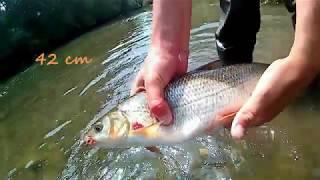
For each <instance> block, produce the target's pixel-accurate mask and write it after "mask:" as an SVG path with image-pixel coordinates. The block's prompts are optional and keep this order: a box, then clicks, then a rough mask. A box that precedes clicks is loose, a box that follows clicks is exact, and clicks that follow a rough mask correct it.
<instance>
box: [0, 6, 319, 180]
mask: <svg viewBox="0 0 320 180" xmlns="http://www.w3.org/2000/svg"><path fill="white" fill-rule="evenodd" d="M219 12H220V11H219V7H218V3H217V2H216V1H212V0H202V1H196V2H194V6H193V18H192V31H191V42H190V50H191V54H190V62H189V68H190V69H193V68H196V67H198V66H200V65H203V64H205V63H207V62H210V61H212V60H214V59H216V58H217V54H216V51H215V39H214V33H215V31H216V29H217V27H218V25H219ZM262 14H263V15H262V25H261V31H260V33H259V34H258V40H257V45H256V49H255V53H254V57H255V61H257V62H265V63H271V62H272V61H274V60H276V59H278V58H281V57H285V56H286V55H287V54H288V52H289V50H290V46H291V44H292V40H293V30H292V26H291V22H290V17H289V15H288V13H287V11H286V10H285V8H284V7H282V6H280V7H268V6H264V7H263V8H262ZM150 23H151V12H150V9H145V10H144V11H141V12H137V13H135V14H134V15H132V16H130V17H127V18H122V19H120V20H117V21H114V22H112V23H109V24H107V25H106V26H103V27H101V28H99V29H97V30H95V31H93V32H90V33H87V34H85V35H83V36H81V37H79V38H78V39H76V40H74V41H72V42H70V43H68V44H66V45H65V46H63V47H61V48H59V49H57V50H56V51H54V53H56V54H57V56H58V61H59V64H58V65H51V66H40V65H39V64H35V65H34V66H32V67H31V68H29V69H28V70H26V71H25V72H23V73H21V74H19V75H17V76H16V77H14V78H13V79H11V80H10V81H8V82H6V83H5V84H1V85H0V107H1V109H0V144H1V148H0V179H186V178H193V179H224V178H227V179H228V178H230V179H319V178H320V158H319V157H320V156H319V155H320V154H319V152H320V145H318V143H317V142H318V135H319V130H318V129H319V126H320V122H319V120H318V119H319V118H318V117H319V112H320V111H319V109H320V105H319V102H320V100H319V95H317V93H316V92H317V91H318V90H317V89H314V90H311V91H308V92H307V93H306V94H305V95H304V96H303V97H302V98H301V99H299V100H298V101H297V102H296V103H294V104H292V105H291V106H290V107H288V108H287V109H286V110H285V111H284V112H283V113H281V114H280V115H279V116H278V117H277V118H276V119H275V120H274V121H273V122H272V123H270V124H267V125H266V126H262V127H260V128H256V129H252V130H251V131H250V132H249V135H248V136H247V137H246V139H244V140H243V141H241V142H234V141H232V140H231V139H230V137H229V136H228V135H229V132H228V131H224V132H221V133H219V134H217V135H215V136H209V137H203V138H198V139H196V140H194V141H192V142H188V143H186V144H184V145H177V146H174V147H161V151H162V152H163V154H164V156H162V157H159V156H156V155H155V154H152V153H150V152H148V151H145V150H144V149H143V148H132V149H129V150H119V151H116V152H108V151H106V150H95V149H93V150H90V149H87V148H85V147H83V146H80V144H79V136H80V134H81V131H83V130H85V129H86V128H87V127H88V126H89V125H90V124H92V123H93V122H95V120H96V119H98V118H99V117H101V116H102V115H103V114H105V113H106V112H108V111H109V110H110V109H111V108H112V107H114V106H115V105H116V104H117V103H119V102H121V101H122V100H123V99H125V98H126V97H127V96H128V93H129V89H130V85H131V81H132V79H133V77H134V76H135V74H136V73H137V71H138V70H139V67H140V65H141V63H142V62H143V59H144V57H145V56H146V54H147V51H148V47H149V41H150V30H151V29H150ZM239 28H241V27H239ZM239 35H240V34H239ZM46 53H51V52H46ZM67 56H72V57H74V56H88V57H91V58H93V61H92V63H90V64H88V65H66V64H65V63H63V61H64V59H65V58H66V57H67ZM198 148H206V149H208V152H209V154H208V156H201V157H196V153H195V152H197V150H198Z"/></svg>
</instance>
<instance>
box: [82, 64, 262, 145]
mask: <svg viewBox="0 0 320 180" xmlns="http://www.w3.org/2000/svg"><path fill="white" fill-rule="evenodd" d="M267 67H268V65H267V64H261V63H251V64H237V65H228V66H220V67H214V68H212V69H206V70H197V71H194V72H189V73H188V74H186V75H184V76H182V77H180V78H178V79H175V80H173V81H172V82H170V83H169V85H168V86H167V87H166V89H165V99H166V100H167V102H168V104H169V106H170V108H171V110H172V115H173V124H171V125H169V126H161V125H160V126H159V124H158V123H157V120H156V119H155V117H153V116H152V114H151V113H150V110H149V108H148V104H147V98H146V93H145V92H140V93H137V94H136V95H134V96H131V97H129V98H128V99H127V100H125V101H124V102H122V103H121V104H119V105H118V106H117V108H115V109H114V110H113V111H112V112H110V113H108V114H106V116H105V117H103V118H102V121H101V122H100V124H99V123H98V124H97V126H94V127H93V128H92V129H91V130H90V131H89V132H88V133H87V135H86V136H85V138H86V139H87V140H88V141H87V142H88V143H89V144H90V143H92V142H95V144H96V145H97V146H101V147H109V148H110V147H111V148H114V147H131V146H154V145H159V144H175V143H180V142H182V141H185V140H188V139H190V138H193V137H196V136H200V135H203V134H204V133H205V130H207V128H208V125H209V124H211V123H212V121H213V120H215V119H214V117H215V115H217V113H219V112H223V110H224V109H225V108H228V107H230V108H232V107H233V106H234V105H238V104H239V102H240V103H242V102H243V101H244V100H246V99H247V98H248V97H249V96H250V95H251V93H252V91H253V89H254V87H255V86H256V83H257V82H258V80H259V78H260V76H261V75H262V73H263V72H264V71H265V70H266V68H267ZM236 110H237V109H233V111H236ZM228 113H230V114H226V116H225V117H227V118H228V117H231V116H228V115H232V113H234V112H232V111H231V112H228ZM111 122H112V123H111ZM112 124H113V125H112ZM95 127H96V128H95Z"/></svg>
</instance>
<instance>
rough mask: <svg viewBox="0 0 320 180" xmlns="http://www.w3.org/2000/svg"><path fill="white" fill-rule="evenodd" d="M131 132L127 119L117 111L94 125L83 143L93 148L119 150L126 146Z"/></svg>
mask: <svg viewBox="0 0 320 180" xmlns="http://www.w3.org/2000/svg"><path fill="white" fill-rule="evenodd" d="M129 130H130V123H129V121H128V120H127V118H126V117H125V116H123V115H122V114H121V113H120V112H117V111H115V112H111V113H108V114H106V115H105V116H104V117H103V118H102V119H101V120H98V121H97V122H96V123H94V124H93V125H92V126H91V128H90V129H89V131H88V132H87V133H86V134H85V135H84V136H83V141H84V142H85V144H86V145H88V146H91V147H104V148H117V147H119V146H121V145H124V144H126V140H127V137H128V134H129Z"/></svg>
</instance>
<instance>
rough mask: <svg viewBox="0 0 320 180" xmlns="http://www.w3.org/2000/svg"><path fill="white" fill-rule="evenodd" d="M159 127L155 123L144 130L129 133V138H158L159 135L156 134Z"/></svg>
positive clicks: (158, 124)
mask: <svg viewBox="0 0 320 180" xmlns="http://www.w3.org/2000/svg"><path fill="white" fill-rule="evenodd" d="M159 127H160V123H155V124H152V125H150V126H147V127H144V128H140V129H136V130H131V131H130V132H129V136H143V137H146V138H155V137H158V135H159V132H158V129H159Z"/></svg>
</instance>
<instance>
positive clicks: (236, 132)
mask: <svg viewBox="0 0 320 180" xmlns="http://www.w3.org/2000/svg"><path fill="white" fill-rule="evenodd" d="M244 133H245V128H244V127H243V126H242V125H241V124H237V125H236V126H235V127H234V128H232V130H231V135H232V137H233V138H235V139H238V140H239V139H241V138H242V137H243V136H244Z"/></svg>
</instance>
